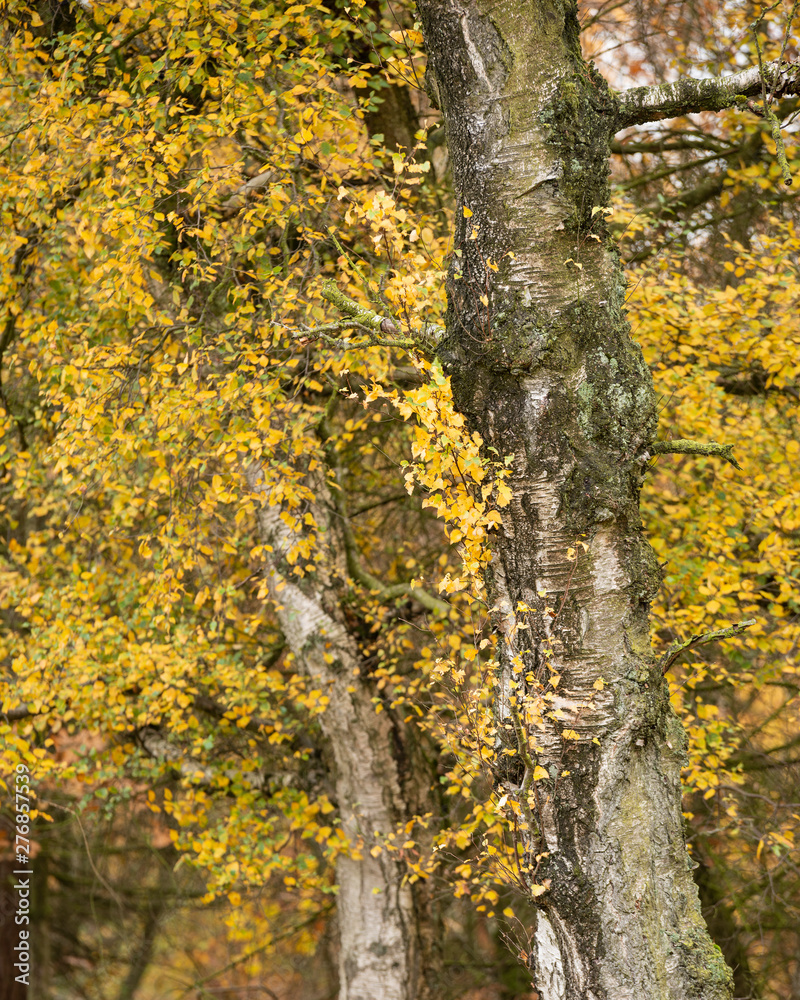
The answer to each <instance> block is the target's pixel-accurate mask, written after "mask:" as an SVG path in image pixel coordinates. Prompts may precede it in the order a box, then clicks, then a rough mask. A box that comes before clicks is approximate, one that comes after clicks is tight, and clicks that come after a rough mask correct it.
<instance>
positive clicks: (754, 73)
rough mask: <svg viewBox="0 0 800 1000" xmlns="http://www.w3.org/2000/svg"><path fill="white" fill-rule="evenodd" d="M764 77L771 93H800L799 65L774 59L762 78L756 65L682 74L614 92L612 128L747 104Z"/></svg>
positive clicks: (622, 127) (756, 93)
mask: <svg viewBox="0 0 800 1000" xmlns="http://www.w3.org/2000/svg"><path fill="white" fill-rule="evenodd" d="M764 81H766V82H767V83H768V84H769V85H770V87H771V88H772V91H771V93H773V94H774V96H775V97H796V96H797V95H798V94H800V66H797V65H793V64H790V63H786V62H781V61H779V60H775V61H774V62H770V63H766V65H765V66H764V75H763V79H762V75H761V73H760V72H759V68H758V66H752V67H750V69H746V70H742V72H741V73H731V74H730V75H728V76H719V77H708V78H706V79H704V80H693V79H692V78H691V77H688V76H682V77H680V79H678V80H676V81H675V82H674V83H664V84H661V85H660V86H658V87H632V88H631V89H630V90H624V91H622V93H621V94H618V95H617V100H618V102H619V113H618V115H617V120H616V122H615V126H616V130H617V131H619V130H621V129H624V128H629V127H630V126H631V125H643V124H644V123H645V122H656V121H661V120H662V119H664V118H678V117H680V116H681V115H690V114H695V113H697V112H699V111H724V110H725V109H726V108H732V107H742V106H747V99H748V98H752V97H760V96H761V91H762V83H763V82H764ZM750 110H754V108H750ZM764 110H766V109H764Z"/></svg>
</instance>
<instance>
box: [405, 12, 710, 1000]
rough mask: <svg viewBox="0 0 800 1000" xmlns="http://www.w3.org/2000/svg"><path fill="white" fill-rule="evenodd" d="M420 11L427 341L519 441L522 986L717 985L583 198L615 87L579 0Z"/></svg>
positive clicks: (691, 994)
mask: <svg viewBox="0 0 800 1000" xmlns="http://www.w3.org/2000/svg"><path fill="white" fill-rule="evenodd" d="M418 9H419V11H420V14H421V17H422V21H423V28H424V33H425V38H426V44H427V49H428V55H429V61H430V62H429V86H430V89H431V92H432V96H433V97H435V98H436V100H437V102H438V104H439V106H440V107H441V109H442V112H443V114H444V119H445V124H446V129H447V138H448V144H449V150H450V156H451V161H452V165H453V174H454V183H455V189H456V194H457V198H458V208H457V220H458V221H457V231H456V241H455V245H456V255H455V256H454V258H453V264H452V267H451V269H450V273H449V277H448V295H449V306H448V320H447V335H446V337H445V340H444V341H443V343H442V345H441V348H440V356H441V358H442V360H443V362H444V364H445V365H446V367H447V369H448V370H449V372H450V374H451V376H452V385H453V392H454V396H455V400H456V405H457V406H458V407H459V408H460V409H461V411H462V412H463V413H465V415H467V417H468V418H469V420H470V421H471V423H472V425H473V427H475V428H476V429H478V430H479V432H480V434H481V435H482V437H483V440H484V444H485V447H487V448H494V449H497V452H499V454H500V455H501V456H502V455H507V454H510V453H513V455H514V464H513V480H512V481H511V485H512V488H513V500H512V502H511V504H510V506H509V507H507V508H506V509H505V510H504V511H503V524H502V528H501V530H500V531H499V532H498V535H497V538H496V544H495V545H494V557H493V563H492V568H491V579H490V581H489V584H490V588H491V591H492V593H493V603H494V614H495V620H496V628H497V630H498V632H499V634H500V636H501V637H502V638H501V643H500V647H501V653H500V661H501V662H500V677H499V683H498V695H497V718H498V727H499V733H500V736H501V740H502V742H504V743H505V744H506V746H507V747H508V748H511V749H514V750H516V751H517V754H518V759H519V758H521V760H522V762H523V765H524V766H523V767H521V768H520V769H519V771H518V772H517V773H514V771H513V769H510V770H509V771H507V773H506V775H505V778H504V781H505V791H506V792H508V793H509V795H510V796H512V797H516V798H517V800H518V801H519V803H520V809H521V811H522V814H523V816H524V815H526V814H527V815H528V817H529V821H528V823H527V826H528V829H527V831H526V844H525V848H526V851H525V858H526V865H525V867H526V869H527V870H526V873H525V874H526V878H527V879H528V882H529V884H530V885H534V884H535V885H545V886H547V887H548V891H546V892H545V893H544V894H542V895H539V896H537V898H536V902H537V904H538V918H537V922H536V926H535V927H534V928H531V939H532V949H531V950H532V956H531V959H532V964H533V968H534V972H533V976H534V984H535V987H536V989H537V990H538V992H539V994H540V996H541V998H542V1000H668V998H669V1000H689V998H703V1000H717V998H719V1000H722V998H727V997H729V996H730V974H729V971H728V969H727V967H726V966H725V964H724V961H723V960H722V957H721V954H720V953H719V950H718V949H717V948H716V947H715V946H714V945H713V944H712V942H711V940H710V938H709V936H708V933H707V930H706V927H705V925H704V923H703V920H702V917H701V913H700V907H699V902H698V893H697V888H696V886H695V883H694V881H693V878H692V871H691V870H692V867H693V864H692V862H691V861H690V859H689V856H688V854H687V852H686V845H685V841H684V832H683V823H682V817H681V784H680V768H681V763H682V761H683V759H684V752H685V751H684V735H683V731H682V728H681V726H680V724H679V722H678V720H677V719H676V717H675V716H674V715H673V713H672V711H671V709H670V706H669V702H668V693H667V688H666V685H665V683H664V682H663V680H662V677H661V671H660V669H659V666H658V664H657V662H656V659H655V657H654V655H653V651H652V649H651V645H650V634H649V620H648V612H649V605H650V601H651V598H652V597H653V595H654V593H655V591H656V588H657V587H658V585H659V581H660V572H659V568H658V565H657V563H656V560H655V558H654V554H653V552H652V550H651V548H650V546H649V544H648V542H647V541H646V540H645V538H644V537H643V535H642V525H641V520H640V515H639V489H640V486H641V482H642V477H643V470H644V466H645V463H646V460H647V458H648V447H649V445H650V442H651V440H652V439H653V437H654V435H655V431H656V409H655V400H654V393H653V387H652V379H651V376H650V372H649V370H648V368H647V366H646V365H645V363H644V360H643V357H642V354H641V351H640V349H639V347H638V346H637V345H636V344H635V343H634V342H632V340H631V338H630V332H629V327H628V323H627V320H626V318H625V311H624V300H625V279H624V276H623V273H622V269H621V266H620V262H619V258H618V254H617V252H616V250H615V247H614V245H613V243H612V242H611V240H610V239H609V238H608V236H607V233H606V230H605V227H604V224H603V214H602V211H597V208H598V207H599V206H604V205H605V204H606V203H607V199H608V184H607V178H608V156H609V142H610V138H611V136H612V135H613V133H614V132H615V131H616V130H617V128H618V127H619V125H618V123H619V121H620V119H621V112H620V107H621V105H620V102H619V100H618V99H617V98H616V97H615V96H614V95H613V94H612V93H611V92H610V91H609V88H608V86H607V85H606V83H605V82H604V80H603V79H602V77H601V76H600V75H599V74H598V73H597V72H596V71H595V70H594V68H593V67H591V66H589V65H587V64H586V63H585V62H584V61H583V59H582V56H581V52H580V44H579V26H578V21H577V12H576V8H575V6H574V5H573V4H572V3H570V2H560V0H507V2H504V3H497V2H496V0H492V2H489V0H418ZM639 103H642V104H646V103H647V102H646V101H639ZM673 113H679V112H678V111H676V110H674V108H673ZM634 120H635V118H634ZM639 120H643V119H639ZM548 608H549V609H551V610H549V611H548V610H547V609H548ZM528 609H530V610H528ZM600 681H602V683H598V682H600ZM565 733H566V737H565ZM573 733H574V734H577V735H579V737H580V739H579V740H578V741H576V740H575V739H574V738H573V737H572V734H573ZM512 760H513V758H512ZM541 768H544V771H545V772H546V773H547V774H548V775H549V777H547V778H542V777H540V778H539V780H534V773H537V774H539V775H542V774H543V772H542V771H541V770H540V769H541Z"/></svg>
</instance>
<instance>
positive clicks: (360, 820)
mask: <svg viewBox="0 0 800 1000" xmlns="http://www.w3.org/2000/svg"><path fill="white" fill-rule="evenodd" d="M247 478H248V480H249V485H250V488H251V489H252V490H253V492H255V493H260V492H262V490H263V483H262V479H261V475H260V471H259V469H258V467H256V466H253V467H251V468H250V470H249V471H248V475H247ZM318 486H319V492H320V494H321V495H322V496H324V493H323V492H322V491H323V490H324V483H322V482H320V483H319V484H318ZM264 499H265V501H266V498H264ZM332 509H333V504H332V503H328V504H327V505H326V504H325V503H324V502H322V500H320V503H319V505H318V508H317V510H316V511H315V514H316V516H317V517H316V519H317V523H318V525H319V526H320V529H321V531H322V533H323V539H324V542H323V543H324V544H325V543H326V544H327V546H328V548H331V547H332V548H333V550H334V551H333V553H332V558H331V560H330V561H329V562H327V563H326V560H325V558H324V556H325V555H327V554H330V553H325V552H322V553H321V555H322V556H323V558H321V559H320V560H319V562H318V572H317V573H316V574H314V575H313V576H312V577H306V578H305V580H304V581H298V580H297V579H296V578H293V577H291V576H290V575H288V574H285V572H284V570H285V568H286V567H285V563H284V560H283V555H284V554H285V553H286V551H287V550H288V549H289V548H290V547H291V545H292V544H293V543H294V542H295V541H296V535H295V531H296V530H297V529H294V528H292V527H290V526H289V525H288V524H287V521H286V520H285V519H284V518H282V516H281V513H282V512H281V509H280V507H276V506H269V505H268V503H266V502H265V503H264V505H263V506H262V507H261V508H260V510H259V515H258V520H259V529H260V534H261V537H262V539H263V541H264V543H265V544H267V545H269V546H271V547H272V550H273V557H272V558H273V564H272V566H271V568H270V570H269V571H268V574H267V582H268V585H269V592H270V597H271V599H272V601H273V603H274V605H275V608H276V611H277V614H278V617H279V620H280V623H281V629H282V631H283V633H284V636H285V638H286V643H287V646H288V647H289V648H290V649H291V650H292V652H293V653H294V657H295V661H296V663H297V666H298V668H299V670H301V671H302V672H303V673H305V675H306V676H307V677H308V678H309V679H310V680H311V681H313V683H314V684H315V686H317V687H318V688H319V690H320V691H321V692H322V693H323V694H324V695H327V697H328V698H329V699H330V700H329V703H328V705H327V707H326V710H325V712H324V713H322V715H321V716H320V725H321V728H322V731H323V734H324V736H325V738H326V740H327V742H328V745H329V753H330V757H331V759H332V764H333V769H334V772H335V782H336V797H337V801H338V806H339V817H340V820H341V824H342V829H343V830H344V832H345V834H346V835H347V836H348V837H349V838H350V841H351V844H353V845H356V844H357V843H358V842H359V841H363V845H362V847H361V849H360V850H353V851H352V852H351V853H349V854H345V855H342V856H340V858H339V860H338V862H337V866H336V881H337V883H338V898H337V915H338V922H339V945H340V949H339V976H340V980H339V998H340V1000H425V998H427V997H428V996H430V995H431V988H432V987H433V986H434V985H435V983H436V979H437V955H436V946H437V941H436V933H435V924H434V921H433V918H432V915H431V900H430V896H429V893H428V891H427V886H426V885H425V884H424V883H423V884H419V883H418V884H417V885H416V886H411V885H410V884H409V883H408V882H407V881H406V880H405V879H404V876H405V875H406V873H407V869H406V866H405V863H404V862H403V861H401V860H399V859H398V857H397V855H396V854H392V853H386V852H383V853H381V854H378V856H377V857H373V856H372V854H371V853H370V848H371V847H372V846H374V844H375V842H376V839H379V838H380V837H381V836H382V835H386V834H389V833H392V832H394V831H395V830H397V828H398V826H399V825H400V824H401V823H404V822H406V821H407V820H408V819H409V818H410V817H412V816H414V815H419V814H421V813H424V812H425V808H424V804H425V801H426V796H427V795H428V793H429V788H430V780H429V777H428V773H427V770H426V768H425V767H424V765H423V766H420V762H419V760H418V759H417V758H418V755H419V748H417V747H415V746H414V745H413V738H412V734H411V733H409V732H408V731H407V730H406V729H403V730H402V731H401V730H400V727H399V724H398V722H397V720H395V719H393V717H392V714H391V713H390V712H388V711H383V712H380V713H378V712H376V708H375V705H374V703H373V698H372V696H373V691H372V689H371V687H370V686H369V683H368V678H367V677H365V674H366V673H367V672H366V670H365V669H364V662H363V659H362V657H361V655H360V652H359V650H358V646H357V643H356V642H355V640H354V639H353V638H352V636H351V635H350V634H349V633H348V631H347V628H346V626H345V623H344V621H343V620H342V618H341V605H340V602H339V601H338V599H337V597H338V594H337V588H336V580H334V579H333V577H332V575H331V574H330V572H329V571H330V565H331V563H332V564H333V565H334V566H335V565H336V563H337V562H341V561H342V558H341V556H340V553H341V552H342V549H343V546H342V545H341V544H338V543H336V542H335V541H334V537H335V533H334V529H333V527H332V526H331V525H330V524H326V518H325V515H324V511H325V510H332ZM342 575H344V574H342Z"/></svg>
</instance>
